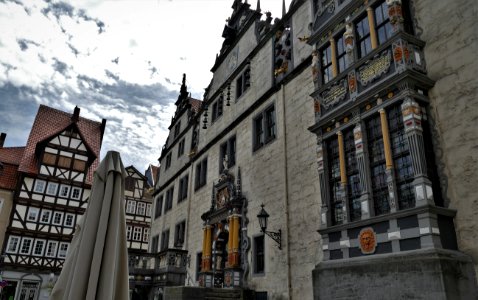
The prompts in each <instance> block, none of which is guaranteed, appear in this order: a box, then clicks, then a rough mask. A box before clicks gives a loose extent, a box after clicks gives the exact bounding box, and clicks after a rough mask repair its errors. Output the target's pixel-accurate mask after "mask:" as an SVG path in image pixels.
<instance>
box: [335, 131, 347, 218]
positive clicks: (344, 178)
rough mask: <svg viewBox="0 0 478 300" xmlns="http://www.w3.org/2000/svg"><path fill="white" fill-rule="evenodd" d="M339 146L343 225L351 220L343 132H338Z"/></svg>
mask: <svg viewBox="0 0 478 300" xmlns="http://www.w3.org/2000/svg"><path fill="white" fill-rule="evenodd" d="M337 138H338V145H339V163H340V190H339V194H340V196H339V197H340V200H341V202H342V210H343V214H344V217H343V223H347V222H348V220H349V216H348V211H349V207H348V201H347V174H346V170H345V148H344V136H343V134H342V131H338V132H337Z"/></svg>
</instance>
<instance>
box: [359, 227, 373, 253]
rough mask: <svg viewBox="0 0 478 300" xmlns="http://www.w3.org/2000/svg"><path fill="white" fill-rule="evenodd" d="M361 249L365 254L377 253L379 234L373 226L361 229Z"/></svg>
mask: <svg viewBox="0 0 478 300" xmlns="http://www.w3.org/2000/svg"><path fill="white" fill-rule="evenodd" d="M358 239H359V243H360V250H361V251H362V253H363V254H373V253H375V248H376V247H377V236H376V234H375V231H373V229H372V227H366V228H363V229H362V230H360V234H359V238H358Z"/></svg>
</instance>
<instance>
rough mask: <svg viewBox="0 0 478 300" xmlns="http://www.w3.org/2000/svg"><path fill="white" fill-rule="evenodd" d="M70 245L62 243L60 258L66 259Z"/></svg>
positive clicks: (59, 252)
mask: <svg viewBox="0 0 478 300" xmlns="http://www.w3.org/2000/svg"><path fill="white" fill-rule="evenodd" d="M69 246H70V244H69V243H60V249H59V250H58V257H59V258H65V257H66V255H67V254H68V248H69Z"/></svg>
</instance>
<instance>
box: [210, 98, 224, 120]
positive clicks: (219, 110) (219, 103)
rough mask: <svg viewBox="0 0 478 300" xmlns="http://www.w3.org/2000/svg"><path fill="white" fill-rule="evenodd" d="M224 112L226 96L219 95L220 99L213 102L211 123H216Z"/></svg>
mask: <svg viewBox="0 0 478 300" xmlns="http://www.w3.org/2000/svg"><path fill="white" fill-rule="evenodd" d="M223 113H224V96H223V95H222V94H221V95H219V97H218V99H217V100H216V101H214V102H213V103H212V104H211V123H214V122H215V121H216V120H217V119H219V118H220V117H221V116H222V115H223Z"/></svg>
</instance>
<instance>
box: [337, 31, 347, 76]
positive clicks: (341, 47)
mask: <svg viewBox="0 0 478 300" xmlns="http://www.w3.org/2000/svg"><path fill="white" fill-rule="evenodd" d="M335 40H336V45H337V66H338V69H339V73H342V72H343V71H345V69H347V68H348V66H349V65H348V60H347V55H346V54H347V52H346V48H345V40H344V33H343V32H342V33H341V34H339V37H338V38H336V39H335Z"/></svg>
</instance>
